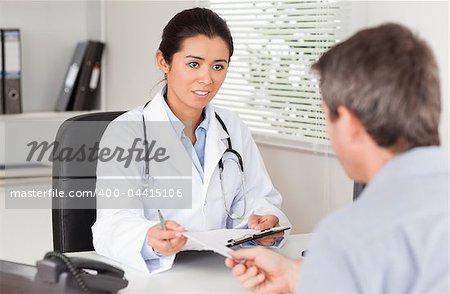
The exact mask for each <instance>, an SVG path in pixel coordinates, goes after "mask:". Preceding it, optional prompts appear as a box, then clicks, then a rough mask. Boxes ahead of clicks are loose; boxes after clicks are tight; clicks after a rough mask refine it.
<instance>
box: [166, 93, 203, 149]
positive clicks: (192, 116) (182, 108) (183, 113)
mask: <svg viewBox="0 0 450 294" xmlns="http://www.w3.org/2000/svg"><path fill="white" fill-rule="evenodd" d="M167 96H168V95H166V96H165V97H164V98H165V100H166V103H167V105H168V106H169V108H170V110H171V111H172V112H173V114H175V116H176V117H177V118H178V119H179V120H180V121H181V122H182V123H183V124H184V125H185V126H186V128H185V129H184V133H185V134H186V136H188V137H189V139H190V140H191V142H192V144H195V141H196V136H195V130H196V129H197V127H198V126H199V125H200V123H201V122H202V121H203V119H204V117H203V109H194V108H190V107H187V106H186V105H184V104H183V103H182V102H181V101H179V100H178V99H170V97H167Z"/></svg>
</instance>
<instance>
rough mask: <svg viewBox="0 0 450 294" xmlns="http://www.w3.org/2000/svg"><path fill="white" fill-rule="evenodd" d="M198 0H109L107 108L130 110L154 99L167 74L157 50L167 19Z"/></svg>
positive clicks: (107, 7) (106, 72) (106, 64)
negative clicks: (158, 62)
mask: <svg viewBox="0 0 450 294" xmlns="http://www.w3.org/2000/svg"><path fill="white" fill-rule="evenodd" d="M194 4H195V1H164V2H163V1H131V2H125V1H110V2H106V4H105V5H106V9H105V10H106V15H105V18H106V28H105V29H106V32H105V34H106V42H107V49H106V52H105V53H106V56H105V74H106V77H105V80H106V81H107V85H106V93H105V99H106V109H108V110H124V109H125V110H127V109H131V108H134V107H136V106H138V105H142V104H144V103H145V102H146V101H147V100H149V99H150V97H151V96H150V92H151V90H152V88H153V86H154V85H156V84H157V83H158V81H160V80H161V79H162V78H163V75H162V74H161V72H160V71H159V69H157V67H156V63H155V53H156V50H157V49H158V46H159V43H160V42H161V34H162V30H163V28H164V26H165V25H166V24H167V22H168V21H169V20H170V19H171V18H172V17H173V16H174V15H175V14H176V13H178V12H180V11H181V10H183V9H186V8H191V7H194Z"/></svg>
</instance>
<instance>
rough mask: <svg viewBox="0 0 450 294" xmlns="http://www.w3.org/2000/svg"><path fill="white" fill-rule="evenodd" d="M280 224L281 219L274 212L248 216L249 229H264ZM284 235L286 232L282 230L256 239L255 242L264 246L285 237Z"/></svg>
mask: <svg viewBox="0 0 450 294" xmlns="http://www.w3.org/2000/svg"><path fill="white" fill-rule="evenodd" d="M279 226H280V223H279V219H278V217H277V216H275V215H273V214H266V215H259V214H252V215H251V216H250V217H249V218H248V228H249V229H253V230H264V229H269V228H273V227H279ZM283 235H284V232H280V233H277V234H273V235H270V236H267V237H264V238H261V239H256V240H255V242H257V243H258V244H260V245H263V246H272V245H273V244H274V243H275V241H276V240H277V239H278V238H280V237H283Z"/></svg>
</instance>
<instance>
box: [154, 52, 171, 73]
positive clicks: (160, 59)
mask: <svg viewBox="0 0 450 294" xmlns="http://www.w3.org/2000/svg"><path fill="white" fill-rule="evenodd" d="M155 58H156V64H157V65H158V67H159V69H160V70H161V71H162V72H163V73H165V74H167V73H169V71H170V65H169V64H168V63H167V61H166V59H165V58H164V54H163V53H162V52H161V50H159V49H158V50H156V55H155Z"/></svg>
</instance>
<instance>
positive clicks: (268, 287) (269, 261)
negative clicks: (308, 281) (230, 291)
mask: <svg viewBox="0 0 450 294" xmlns="http://www.w3.org/2000/svg"><path fill="white" fill-rule="evenodd" d="M231 256H232V257H233V259H230V258H227V259H226V260H225V264H226V266H227V267H229V268H231V269H232V273H233V275H234V276H235V277H236V278H237V279H238V280H239V282H240V283H241V284H242V285H243V286H244V287H246V288H247V289H249V290H251V291H253V292H255V293H293V292H295V290H296V288H297V282H298V276H299V274H300V267H301V261H299V260H298V261H296V260H293V259H289V258H287V257H285V256H283V255H281V254H278V253H276V252H273V251H270V250H268V249H265V248H262V247H256V248H250V249H241V250H238V251H235V252H232V253H231ZM236 260H238V261H245V263H244V264H242V263H237V262H236Z"/></svg>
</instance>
